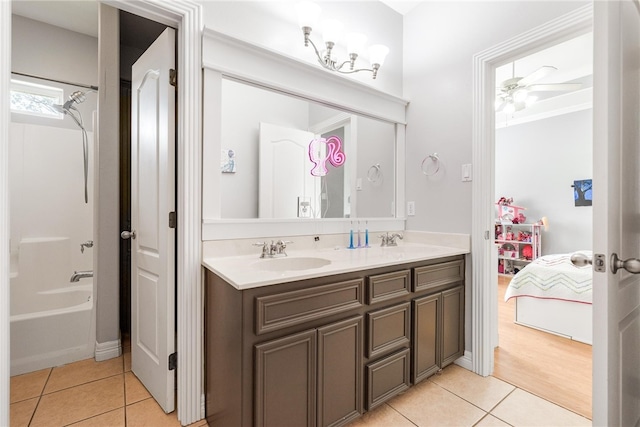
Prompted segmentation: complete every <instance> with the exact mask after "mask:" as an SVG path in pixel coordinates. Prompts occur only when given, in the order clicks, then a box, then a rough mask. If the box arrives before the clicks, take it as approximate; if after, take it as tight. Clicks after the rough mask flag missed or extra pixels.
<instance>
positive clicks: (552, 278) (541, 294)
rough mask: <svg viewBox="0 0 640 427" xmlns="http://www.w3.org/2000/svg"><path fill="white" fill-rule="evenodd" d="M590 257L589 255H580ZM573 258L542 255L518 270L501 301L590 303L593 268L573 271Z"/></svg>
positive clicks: (586, 253)
mask: <svg viewBox="0 0 640 427" xmlns="http://www.w3.org/2000/svg"><path fill="white" fill-rule="evenodd" d="M580 253H583V254H585V255H587V256H588V257H591V251H580ZM571 255H572V254H559V255H545V256H542V257H540V258H538V259H536V260H534V261H532V262H531V263H530V264H529V265H527V266H526V267H525V268H523V269H522V270H520V271H519V272H518V273H517V274H516V275H515V276H513V279H511V283H509V287H508V288H507V291H506V293H505V296H504V300H505V301H508V300H509V299H511V298H518V297H524V296H527V297H534V298H542V299H559V300H565V301H574V302H580V303H584V304H591V303H592V292H591V276H592V267H591V265H586V266H583V267H576V266H575V265H573V264H572V263H571Z"/></svg>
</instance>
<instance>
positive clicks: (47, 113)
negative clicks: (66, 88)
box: [11, 79, 64, 119]
mask: <svg viewBox="0 0 640 427" xmlns="http://www.w3.org/2000/svg"><path fill="white" fill-rule="evenodd" d="M63 97H64V93H63V91H62V89H60V88H56V87H51V86H44V85H39V84H35V83H28V82H23V81H20V80H13V79H12V80H11V111H12V112H14V113H20V114H28V115H32V116H39V117H49V118H55V119H62V118H63V115H62V113H61V112H60V111H58V110H57V109H56V108H55V107H54V105H61V104H62V99H63Z"/></svg>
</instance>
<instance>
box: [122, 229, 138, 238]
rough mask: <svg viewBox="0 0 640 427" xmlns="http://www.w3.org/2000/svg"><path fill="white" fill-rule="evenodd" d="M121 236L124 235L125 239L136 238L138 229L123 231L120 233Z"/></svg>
mask: <svg viewBox="0 0 640 427" xmlns="http://www.w3.org/2000/svg"><path fill="white" fill-rule="evenodd" d="M120 237H122V238H123V239H125V240H126V239H135V238H136V230H133V231H126V230H125V231H123V232H122V233H120Z"/></svg>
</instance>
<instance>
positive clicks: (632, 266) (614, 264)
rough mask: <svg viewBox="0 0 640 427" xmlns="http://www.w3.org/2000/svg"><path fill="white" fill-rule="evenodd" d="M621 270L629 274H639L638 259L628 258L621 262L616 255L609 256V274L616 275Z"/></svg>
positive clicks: (639, 265) (639, 261) (639, 262)
mask: <svg viewBox="0 0 640 427" xmlns="http://www.w3.org/2000/svg"><path fill="white" fill-rule="evenodd" d="M621 268H624V269H625V270H627V271H628V272H629V273H632V274H638V273H640V259H637V258H629V259H625V260H624V261H623V260H621V259H620V258H618V254H616V253H613V254H611V272H612V273H613V274H616V273H617V272H618V270H619V269H621Z"/></svg>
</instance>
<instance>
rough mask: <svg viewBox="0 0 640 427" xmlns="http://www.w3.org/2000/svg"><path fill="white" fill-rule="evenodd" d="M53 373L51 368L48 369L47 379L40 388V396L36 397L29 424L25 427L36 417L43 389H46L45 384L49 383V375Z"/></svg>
mask: <svg viewBox="0 0 640 427" xmlns="http://www.w3.org/2000/svg"><path fill="white" fill-rule="evenodd" d="M52 372H53V368H49V375H47V379H46V380H45V381H44V385H43V386H42V390H40V396H38V401H37V402H36V406H35V407H34V408H33V412H32V413H31V417H30V418H29V423H28V424H27V426H30V425H31V423H32V422H33V417H35V416H36V411H37V410H38V406H40V400H42V396H44V389H45V388H47V383H48V382H49V378H51V373H52Z"/></svg>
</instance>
